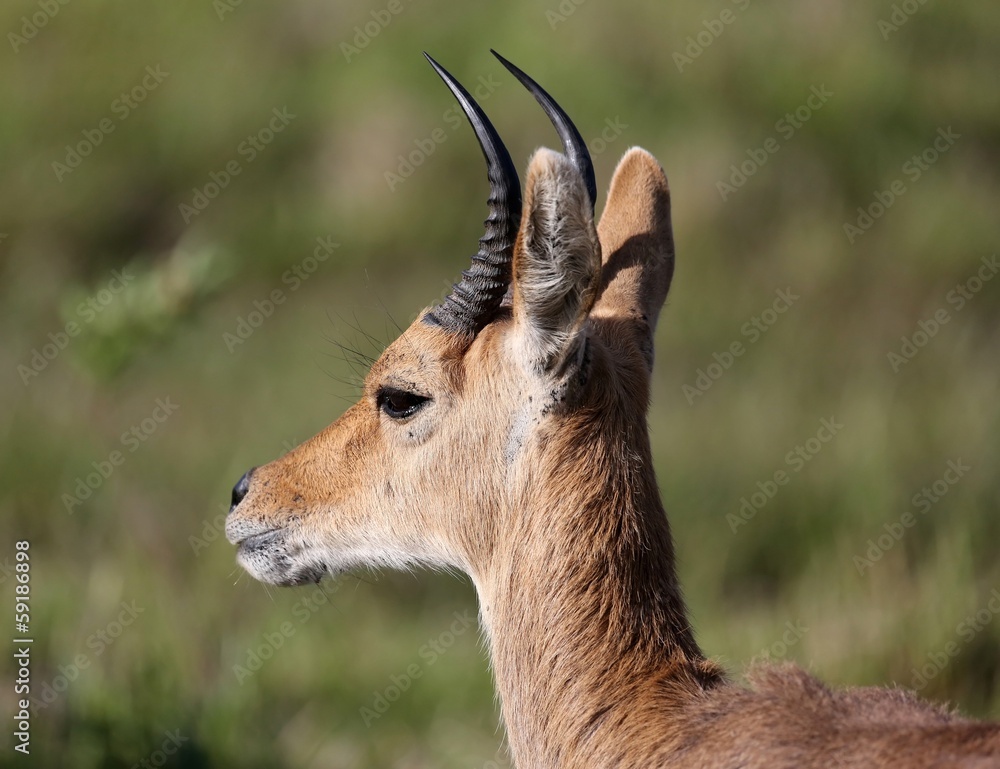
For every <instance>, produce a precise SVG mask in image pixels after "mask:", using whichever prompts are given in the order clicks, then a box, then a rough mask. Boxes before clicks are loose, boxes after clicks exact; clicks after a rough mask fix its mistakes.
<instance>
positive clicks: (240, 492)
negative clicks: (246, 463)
mask: <svg viewBox="0 0 1000 769" xmlns="http://www.w3.org/2000/svg"><path fill="white" fill-rule="evenodd" d="M253 471H254V468H252V467H251V468H250V469H249V470H247V471H246V472H245V473H243V477H242V478H240V479H239V480H238V481H236V485H235V486H233V501H232V503H231V504H230V505H229V512H233V510H235V509H236V506H237V505H238V504H239V503H240V502H242V501H243V497H245V496H246V495H247V492H248V491H249V490H250V475H251V474H252V473H253Z"/></svg>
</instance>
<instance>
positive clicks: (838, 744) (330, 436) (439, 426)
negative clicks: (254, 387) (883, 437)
mask: <svg viewBox="0 0 1000 769" xmlns="http://www.w3.org/2000/svg"><path fill="white" fill-rule="evenodd" d="M428 59H430V57H428ZM500 60H501V61H502V62H503V64H504V65H505V66H506V67H507V69H508V70H510V71H511V73H513V75H514V76H515V77H516V78H517V79H518V80H519V81H520V82H521V83H522V84H524V86H526V87H527V89H528V90H529V91H530V92H531V93H532V94H533V95H534V97H535V98H536V99H537V101H538V102H539V103H540V104H541V106H542V108H543V109H544V110H545V112H546V114H547V115H548V117H549V118H550V119H551V120H552V123H553V124H554V125H555V127H556V129H557V131H558V133H559V137H560V139H561V140H562V144H563V150H564V153H565V154H560V153H557V152H553V151H551V150H548V149H539V150H538V151H537V152H535V154H534V156H533V157H532V159H531V162H530V163H529V166H528V171H527V183H526V185H525V189H524V201H523V205H522V200H521V191H520V182H519V180H518V176H517V172H516V170H515V168H514V165H513V163H512V162H511V159H510V156H509V154H508V153H507V150H506V149H505V148H504V145H503V143H502V142H501V141H500V138H499V137H498V135H497V133H496V131H495V130H494V128H493V126H492V125H491V124H490V121H489V120H488V119H487V118H486V116H485V114H484V113H483V111H482V110H481V109H480V107H479V106H478V105H477V104H476V103H475V101H473V99H472V98H471V97H470V95H469V93H468V92H467V91H466V90H465V89H464V88H463V87H462V86H461V85H460V84H459V83H458V82H456V81H455V80H454V78H452V77H451V76H450V75H449V74H448V73H447V72H446V71H445V70H444V69H442V68H441V67H440V66H439V65H438V64H437V63H436V62H434V61H433V60H430V61H431V64H432V65H433V67H434V69H435V70H436V71H437V73H438V75H440V76H441V78H442V79H443V80H444V81H445V83H446V84H447V85H448V87H449V88H450V89H451V91H452V93H453V94H454V95H455V97H456V98H457V99H458V101H459V102H460V104H461V106H462V109H463V110H464V111H465V114H466V115H467V116H468V119H469V121H470V123H471V124H472V127H473V129H474V130H475V132H476V136H477V137H478V139H479V143H480V144H481V146H482V149H483V154H484V156H485V158H486V162H487V168H488V176H489V183H490V196H489V201H488V205H489V217H488V218H487V219H486V232H485V234H484V235H483V237H482V239H481V240H480V241H479V246H480V247H479V253H478V254H476V255H475V256H474V257H472V265H471V267H470V268H469V269H467V270H466V271H465V272H464V273H463V274H462V278H461V280H460V282H459V283H458V284H457V285H455V286H454V288H453V289H452V291H451V293H450V294H449V295H448V296H447V297H445V299H444V300H443V301H442V302H441V303H440V304H438V305H436V306H434V307H431V308H429V309H427V310H425V311H423V312H422V313H420V315H419V316H418V317H417V319H416V320H415V321H414V322H413V324H412V325H411V326H410V327H409V328H408V329H407V330H406V331H404V332H403V334H402V335H401V336H400V337H399V339H397V340H396V341H395V342H394V343H393V344H391V345H390V346H389V347H388V348H387V349H386V350H385V352H384V353H383V354H382V356H381V357H380V358H379V359H378V361H377V362H376V363H375V364H374V365H373V366H372V368H371V371H370V373H369V374H368V376H367V378H366V380H365V383H364V388H363V395H362V397H361V399H360V401H358V403H356V404H355V405H354V406H352V407H351V408H349V409H348V410H347V411H346V413H344V415H343V416H341V417H340V418H339V419H338V420H337V421H336V422H334V423H333V424H332V425H330V426H329V427H327V428H326V429H325V430H323V431H322V432H321V433H319V434H318V435H316V436H315V437H314V438H312V439H310V440H308V441H306V442H305V443H303V444H302V445H301V446H298V447H297V448H295V449H294V450H292V451H291V452H289V453H288V454H286V455H285V456H283V457H281V458H280V459H277V460H275V461H273V462H271V463H270V464H267V465H264V466H262V467H258V468H256V469H253V470H251V471H250V472H248V473H247V474H246V475H244V476H243V477H242V478H241V479H240V481H239V482H238V483H237V485H236V487H235V488H234V489H233V506H232V509H231V511H230V514H229V517H228V521H227V524H226V534H227V536H228V538H229V540H230V541H231V542H233V543H234V544H236V545H238V546H239V551H238V553H239V554H238V559H239V562H240V564H242V565H243V567H244V568H246V570H247V571H249V572H250V574H252V575H253V576H254V577H256V578H257V579H259V580H261V581H263V582H267V583H271V584H276V585H299V584H302V583H306V582H310V581H318V580H320V579H321V578H322V577H323V576H324V575H325V574H339V573H342V572H344V571H346V570H350V569H355V568H358V567H382V566H388V567H396V568H406V567H410V566H413V565H417V564H425V565H431V566H448V567H452V568H456V569H461V570H462V571H464V572H465V573H466V574H468V575H469V576H470V578H471V579H472V582H473V583H474V585H475V588H476V591H477V593H478V597H479V604H480V611H481V622H482V627H483V630H484V634H485V637H486V640H487V643H488V647H489V654H490V658H491V662H492V667H493V671H494V674H495V679H496V687H497V691H498V694H499V698H500V702H501V705H502V713H503V720H504V722H505V725H506V730H507V735H508V741H509V745H510V750H511V753H512V757H513V760H514V762H515V763H516V764H517V765H518V766H520V767H524V768H527V767H530V768H531V769H541V768H542V767H654V766H656V767H660V766H662V767H681V766H683V767H733V768H734V769H735V768H736V767H742V768H744V769H749V768H750V767H768V769H773V768H774V767H945V766H947V767H959V766H960V767H983V768H985V767H1000V725H997V724H989V723H983V722H977V721H973V720H968V719H964V718H960V717H958V716H956V715H954V714H952V713H950V712H948V711H946V710H944V709H942V708H939V707H936V706H932V705H930V704H926V703H924V702H922V701H920V700H919V699H917V698H916V696H914V695H912V694H910V693H908V692H906V691H902V690H900V689H880V688H863V689H848V690H843V691H836V690H831V689H829V688H827V687H826V686H824V685H823V684H822V683H820V682H819V681H818V680H816V679H815V678H813V677H812V676H810V675H808V674H807V673H806V672H804V671H803V670H801V669H799V668H797V667H795V666H792V665H783V666H763V667H758V668H756V669H754V670H752V671H751V673H750V674H749V675H748V677H747V678H748V680H747V684H746V685H741V684H737V683H733V682H730V681H729V680H727V678H726V676H725V674H724V672H723V670H722V669H721V668H720V667H719V665H717V664H716V663H715V662H712V661H710V660H708V659H706V658H705V656H704V655H703V654H702V652H701V649H699V647H698V644H697V642H696V641H695V639H694V636H693V634H692V631H691V627H690V624H689V622H688V619H687V613H686V610H685V607H684V602H683V600H682V598H681V593H680V588H679V586H678V583H677V576H676V572H675V566H674V550H673V545H672V542H671V536H670V530H669V528H668V525H667V519H666V516H665V514H664V511H663V507H662V506H661V504H660V497H659V492H658V490H657V484H656V479H655V477H654V474H653V465H652V457H651V453H650V444H649V438H648V434H647V426H646V409H647V403H648V401H649V388H650V372H651V368H652V365H653V331H654V329H655V327H656V320H657V316H658V314H659V311H660V307H661V306H662V304H663V302H664V299H665V297H666V295H667V289H668V287H669V286H670V279H671V274H672V272H673V264H674V244H673V237H672V234H671V225H670V195H669V190H668V187H667V180H666V178H665V177H664V174H663V171H662V170H661V169H660V166H659V165H658V163H657V162H656V160H655V159H654V158H653V157H652V156H651V155H649V154H648V153H647V152H645V151H643V150H641V149H637V148H634V149H630V150H629V151H628V152H627V153H626V154H625V156H624V157H623V158H622V160H621V162H620V163H619V164H618V168H617V169H616V170H615V173H614V177H613V179H612V181H611V188H610V192H609V193H608V199H607V203H606V205H605V208H604V213H603V215H602V217H601V221H600V225H599V226H596V225H595V221H594V201H595V197H596V185H595V181H594V170H593V166H592V165H591V161H590V156H589V154H588V152H587V148H586V145H585V144H584V142H583V140H582V139H581V137H580V134H579V132H578V131H577V130H576V128H575V127H574V126H573V124H572V123H571V122H570V120H569V119H568V118H567V117H566V115H565V114H564V113H563V111H562V110H561V109H560V108H559V106H558V105H557V104H556V103H555V102H554V101H553V100H552V99H551V98H550V97H549V95H548V94H547V93H546V92H545V91H544V90H542V89H541V88H540V87H539V86H538V85H537V84H536V83H535V82H534V81H533V80H531V79H530V78H529V77H528V76H527V75H525V74H524V73H523V72H521V71H520V70H519V69H517V68H516V67H515V66H513V65H512V64H510V63H509V62H507V61H506V60H504V59H503V58H500Z"/></svg>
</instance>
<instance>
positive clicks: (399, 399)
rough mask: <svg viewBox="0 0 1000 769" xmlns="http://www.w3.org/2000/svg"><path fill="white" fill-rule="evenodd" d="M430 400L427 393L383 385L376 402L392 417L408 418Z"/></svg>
mask: <svg viewBox="0 0 1000 769" xmlns="http://www.w3.org/2000/svg"><path fill="white" fill-rule="evenodd" d="M429 400H430V398H428V397H427V396H425V395H417V394H416V393H411V392H407V391H406V390H397V389H395V388H393V387H383V388H382V389H380V390H379V391H378V394H377V395H376V396H375V403H376V404H377V405H378V407H379V408H380V409H381V410H382V411H383V412H384V413H385V415H386V416H387V417H390V418H391V419H406V418H407V417H409V416H413V415H414V414H416V413H417V411H419V410H420V407H421V406H423V405H424V404H425V403H427V401H429Z"/></svg>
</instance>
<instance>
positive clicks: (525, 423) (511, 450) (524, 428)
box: [503, 398, 534, 465]
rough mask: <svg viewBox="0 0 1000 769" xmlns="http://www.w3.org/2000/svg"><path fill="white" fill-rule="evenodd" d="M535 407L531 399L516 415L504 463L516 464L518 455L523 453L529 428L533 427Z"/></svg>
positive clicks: (508, 439) (504, 454)
mask: <svg viewBox="0 0 1000 769" xmlns="http://www.w3.org/2000/svg"><path fill="white" fill-rule="evenodd" d="M533 409H534V405H533V404H532V402H531V399H530V398H529V399H528V402H527V403H526V404H524V406H522V407H521V410H520V411H518V412H517V413H516V414H515V415H514V419H513V420H512V421H511V424H510V433H509V434H508V436H507V446H506V448H505V449H504V452H503V458H504V462H506V463H507V464H508V465H512V464H514V460H515V459H517V455H518V454H520V453H521V448H522V447H523V446H524V441H525V439H526V438H527V436H528V428H529V427H530V426H531V423H532V419H531V415H532V411H533Z"/></svg>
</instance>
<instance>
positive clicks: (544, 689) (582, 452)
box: [477, 361, 722, 767]
mask: <svg viewBox="0 0 1000 769" xmlns="http://www.w3.org/2000/svg"><path fill="white" fill-rule="evenodd" d="M594 365H595V366H596V367H599V368H607V369H608V370H601V371H595V372H592V373H593V376H594V378H595V380H596V381H599V382H601V383H602V387H601V388H588V390H590V389H593V390H594V394H593V396H590V397H593V398H594V403H593V404H592V405H591V407H590V408H582V409H574V410H573V413H572V415H571V416H568V417H566V418H565V419H556V420H554V424H553V425H552V428H551V431H550V433H549V435H548V438H547V441H548V442H547V443H546V444H545V445H543V446H542V447H541V448H540V449H538V450H539V451H540V456H539V461H538V462H532V463H526V466H529V467H531V468H533V469H532V470H531V471H530V477H526V478H523V479H521V480H520V482H519V483H518V487H519V488H520V489H522V490H523V491H522V494H523V498H522V499H521V500H520V502H521V504H520V505H519V512H518V513H517V515H516V519H515V520H516V525H515V526H514V527H512V529H508V530H507V532H506V535H505V541H502V542H499V543H497V545H496V548H495V551H494V553H493V557H492V558H491V566H490V568H489V569H488V570H487V572H486V574H484V575H483V576H484V577H485V579H481V580H477V581H478V583H479V590H480V601H481V604H482V610H483V616H484V618H485V620H486V623H487V627H488V631H489V634H490V639H491V643H492V661H493V666H494V672H495V676H496V681H497V689H498V692H499V695H500V698H501V701H502V704H503V712H504V718H505V721H506V723H507V728H508V734H509V739H510V743H511V749H512V752H513V754H514V758H515V759H516V762H517V764H518V765H519V766H533V767H538V766H550V765H572V764H573V763H574V762H573V760H571V759H573V758H579V759H580V760H582V759H583V756H585V755H588V754H589V752H590V751H591V750H592V749H593V748H594V746H595V745H601V746H603V749H606V746H607V745H608V744H609V740H608V737H607V734H606V732H608V731H610V732H613V733H614V734H615V735H616V736H617V737H618V738H620V736H621V734H622V731H623V729H626V730H627V726H626V725H627V722H633V723H634V725H635V727H636V728H637V729H641V728H642V727H643V726H646V727H647V728H649V727H652V728H653V729H655V730H657V731H658V732H659V734H660V737H661V739H666V738H667V737H668V733H667V732H666V731H665V729H664V723H663V718H662V717H663V714H664V712H668V711H669V710H670V709H671V708H672V707H673V708H676V707H679V706H680V705H681V704H682V701H683V695H684V693H685V692H689V693H691V694H694V693H696V692H698V691H699V690H702V689H703V687H711V686H714V685H716V684H718V683H720V682H721V681H722V674H721V671H720V670H719V669H718V668H717V667H716V666H715V665H714V664H713V663H711V662H708V661H707V660H705V658H704V657H703V655H702V653H701V651H700V649H699V648H698V645H697V643H696V642H695V640H694V636H693V634H692V632H691V628H690V626H689V624H688V620H687V615H686V611H685V608H684V602H683V599H682V597H681V595H680V592H679V589H678V583H677V579H676V574H675V566H674V552H673V545H672V542H671V538H670V531H669V527H668V524H667V519H666V516H665V514H664V511H663V508H662V506H661V505H660V500H659V492H658V490H657V487H656V480H655V477H654V475H653V471H652V456H651V451H650V446H649V440H648V436H647V430H646V423H645V409H644V408H642V409H639V408H635V406H634V404H636V403H641V404H645V403H646V393H645V392H642V393H635V392H632V393H628V392H624V391H622V390H619V391H618V392H614V391H613V390H612V389H611V388H607V387H606V386H605V385H606V384H607V383H608V382H609V381H614V380H615V379H616V378H620V377H621V376H622V369H621V368H618V373H617V376H616V375H615V374H614V373H612V371H611V367H610V366H607V364H606V362H605V363H603V364H602V363H601V362H600V361H597V362H595V364H594ZM636 374H637V376H634V377H630V378H629V379H630V380H631V381H623V382H621V387H622V388H624V389H625V390H634V389H635V388H637V387H639V388H642V389H643V390H645V378H646V376H647V375H646V374H645V373H644V372H643V373H642V374H641V375H639V372H636ZM636 395H638V399H637V398H636ZM626 404H632V408H631V409H629V408H627V406H626ZM545 440H546V439H545V438H543V442H544V441H545ZM580 479H585V480H584V481H583V482H581V480H580ZM546 490H549V491H548V493H546ZM512 531H513V532H516V533H514V534H513V535H512ZM644 711H655V712H657V716H655V717H654V718H652V719H649V718H645V719H644V716H643V713H644ZM648 715H650V713H649V712H646V716H648ZM613 742H614V741H612V742H611V744H613Z"/></svg>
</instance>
